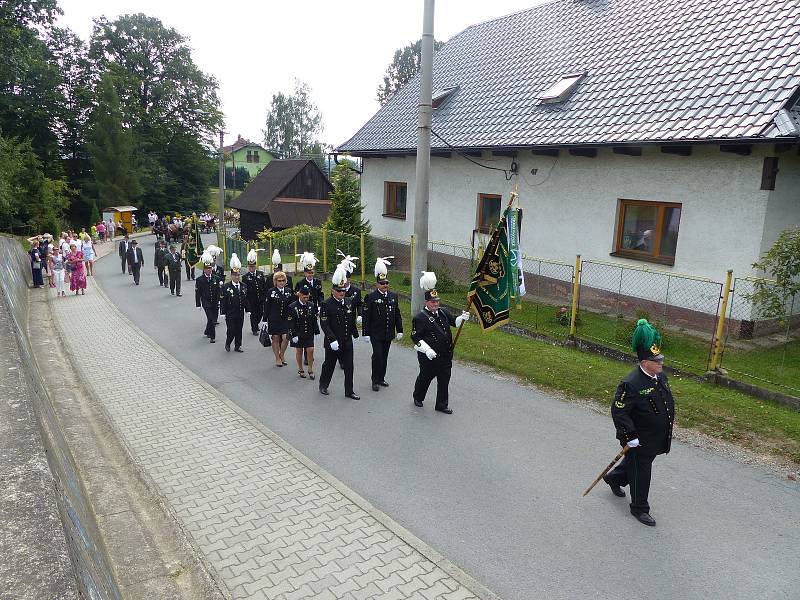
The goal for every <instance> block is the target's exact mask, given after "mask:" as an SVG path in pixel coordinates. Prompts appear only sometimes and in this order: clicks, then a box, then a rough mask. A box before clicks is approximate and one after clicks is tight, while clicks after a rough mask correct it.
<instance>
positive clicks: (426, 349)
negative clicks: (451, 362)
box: [414, 340, 436, 360]
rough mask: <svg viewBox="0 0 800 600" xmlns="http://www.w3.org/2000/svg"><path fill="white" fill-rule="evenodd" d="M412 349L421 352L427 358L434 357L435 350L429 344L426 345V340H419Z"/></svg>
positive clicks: (431, 358)
mask: <svg viewBox="0 0 800 600" xmlns="http://www.w3.org/2000/svg"><path fill="white" fill-rule="evenodd" d="M414 349H415V350H416V351H417V352H422V354H424V355H425V356H427V357H428V360H433V359H434V358H436V351H435V350H434V349H433V348H431V347H430V346H428V342H426V341H425V340H420V341H419V343H418V344H417V345H416V346H414Z"/></svg>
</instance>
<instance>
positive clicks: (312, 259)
mask: <svg viewBox="0 0 800 600" xmlns="http://www.w3.org/2000/svg"><path fill="white" fill-rule="evenodd" d="M295 256H297V257H298V258H299V259H300V264H301V265H302V266H303V268H306V267H311V268H314V267H315V266H316V265H317V263H318V262H319V261H318V260H317V257H316V256H314V253H313V252H303V253H302V254H296V255H295Z"/></svg>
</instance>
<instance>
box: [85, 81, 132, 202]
mask: <svg viewBox="0 0 800 600" xmlns="http://www.w3.org/2000/svg"><path fill="white" fill-rule="evenodd" d="M92 117H93V118H92V121H93V127H92V132H91V142H90V144H89V155H90V157H91V161H92V169H93V170H94V177H95V181H96V182H97V191H98V195H99V196H100V200H101V201H102V202H103V204H104V205H106V206H114V205H117V206H121V205H128V204H131V202H132V201H133V199H134V198H135V197H136V196H138V195H139V194H140V193H141V187H140V184H139V177H138V174H137V171H136V168H135V166H134V163H133V152H134V137H133V133H132V132H131V130H130V129H129V128H126V127H124V126H123V118H122V111H121V110H120V102H119V96H118V95H117V91H116V89H115V88H114V83H113V79H112V77H111V76H110V75H109V74H106V75H105V76H104V77H103V78H102V79H101V80H100V85H99V87H98V104H97V108H96V109H95V111H94V114H93V115H92Z"/></svg>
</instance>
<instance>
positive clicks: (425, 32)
mask: <svg viewBox="0 0 800 600" xmlns="http://www.w3.org/2000/svg"><path fill="white" fill-rule="evenodd" d="M434 1H435V0H425V12H424V15H423V17H422V76H421V78H420V87H419V106H418V111H417V181H416V190H415V192H414V239H415V243H414V264H413V265H412V270H411V314H412V315H415V314H417V313H418V312H419V311H421V310H422V307H423V306H424V305H425V292H424V290H423V289H422V288H421V287H420V285H419V278H420V274H421V273H420V272H421V271H427V270H428V197H429V191H430V190H429V188H430V168H431V111H432V108H431V95H432V89H431V88H432V87H433V9H434Z"/></svg>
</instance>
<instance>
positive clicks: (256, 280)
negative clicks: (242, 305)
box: [242, 250, 267, 335]
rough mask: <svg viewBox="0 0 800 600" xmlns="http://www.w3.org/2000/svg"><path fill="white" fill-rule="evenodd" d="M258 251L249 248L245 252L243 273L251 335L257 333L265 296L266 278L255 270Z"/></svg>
mask: <svg viewBox="0 0 800 600" xmlns="http://www.w3.org/2000/svg"><path fill="white" fill-rule="evenodd" d="M257 262H258V252H256V250H250V252H248V253H247V273H245V274H244V277H242V280H243V281H244V286H245V289H246V290H247V306H249V307H250V329H251V330H252V331H253V335H258V324H259V323H260V322H261V315H262V314H263V313H264V300H266V298H267V280H266V279H265V278H264V275H263V273H260V272H259V271H258V270H257V266H256V263H257Z"/></svg>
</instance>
